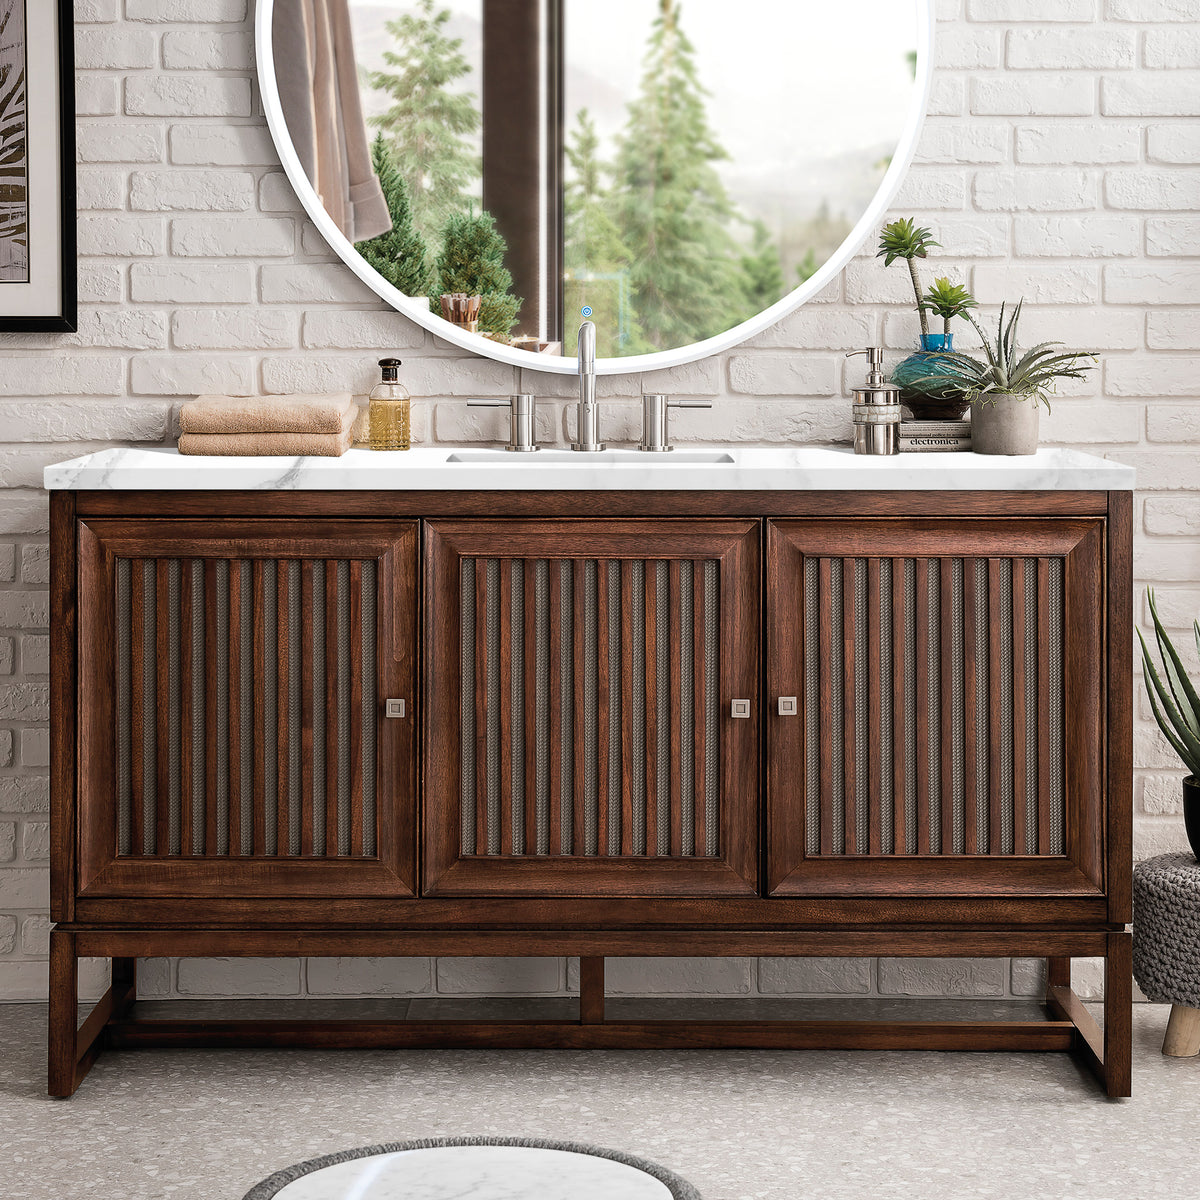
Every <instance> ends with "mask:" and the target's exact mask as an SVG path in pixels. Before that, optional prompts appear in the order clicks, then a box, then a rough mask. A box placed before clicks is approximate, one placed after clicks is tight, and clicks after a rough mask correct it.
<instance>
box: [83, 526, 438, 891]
mask: <svg viewBox="0 0 1200 1200" xmlns="http://www.w3.org/2000/svg"><path fill="white" fill-rule="evenodd" d="M78 531H79V544H78V549H79V721H78V728H79V756H78V761H79V780H78V784H79V788H78V795H79V820H78V826H77V827H78V851H79V855H78V863H79V868H78V880H77V888H78V893H79V894H80V895H81V896H96V897H101V896H131V897H159V896H172V897H188V896H196V897H206V896H244V897H264V896H265V897H283V896H293V897H299V896H306V897H314V896H316V897H326V896H327V897H331V898H332V897H354V896H389V895H390V896H407V895H412V894H413V893H414V890H415V889H414V880H415V848H414V847H415V829H416V818H415V801H414V797H415V794H416V764H415V751H416V737H415V734H414V728H413V726H414V720H413V704H412V700H413V694H414V685H415V646H416V611H417V610H416V605H417V570H418V559H417V545H418V540H419V539H418V529H417V525H416V523H414V522H397V521H351V520H346V521H338V520H318V521H299V520H271V521H266V520H222V521H219V522H213V521H194V520H143V519H134V518H120V519H113V520H88V521H81V522H80V523H79V526H78ZM389 699H395V700H404V701H405V702H406V703H405V715H404V716H403V717H399V718H389V717H388V716H387V715H386V713H387V705H386V701H387V700H389Z"/></svg>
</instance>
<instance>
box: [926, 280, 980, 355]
mask: <svg viewBox="0 0 1200 1200" xmlns="http://www.w3.org/2000/svg"><path fill="white" fill-rule="evenodd" d="M920 307H921V308H922V309H923V310H924V311H926V312H931V313H933V314H934V316H937V317H941V318H942V332H943V333H945V335H946V336H947V337H949V336H950V322H951V321H952V320H954V318H955V317H965V316H966V315H967V310H968V309H970V308H976V307H977V305H976V303H975V297H974V296H972V295H971V293H970V292H968V291H967V289H966V288H965V287H963V285H962V284H961V283H951V282H950V280H949V279H947V278H946V277H945V276H944V275H943V276H942V277H941V278H940V279H935V280H934V281H933V282H932V283H931V284H930V285H929V290H928V291H927V292H926V293H925V295H924V297H923V298H922V299H921V305H920ZM947 345H949V343H947Z"/></svg>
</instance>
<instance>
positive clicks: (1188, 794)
mask: <svg viewBox="0 0 1200 1200" xmlns="http://www.w3.org/2000/svg"><path fill="white" fill-rule="evenodd" d="M1146 597H1147V599H1148V600H1149V602H1150V619H1151V620H1152V621H1153V622H1154V638H1155V641H1156V642H1157V643H1158V653H1159V657H1160V658H1161V660H1162V667H1163V670H1162V674H1163V675H1165V676H1166V682H1165V683H1164V682H1163V679H1162V675H1160V674H1159V672H1158V668H1157V667H1156V666H1155V665H1154V658H1153V656H1152V655H1151V653H1150V647H1149V646H1147V645H1146V639H1145V637H1144V636H1143V635H1142V631H1141V630H1140V629H1139V630H1138V638H1139V639H1140V640H1141V643H1142V667H1143V673H1144V674H1145V678H1146V691H1147V693H1148V694H1149V696H1150V707H1151V709H1153V711H1154V719H1155V720H1156V721H1157V722H1158V727H1159V729H1161V730H1162V732H1163V736H1164V737H1165V738H1166V739H1167V741H1168V742H1170V743H1171V746H1172V748H1173V749H1174V751H1175V753H1176V754H1178V755H1179V757H1180V758H1181V759H1182V760H1183V765H1184V766H1185V767H1186V768H1187V770H1188V772H1189V774H1188V776H1187V778H1186V779H1184V781H1183V824H1184V827H1185V828H1186V829H1187V836H1188V842H1190V843H1191V847H1192V853H1193V854H1194V855H1195V856H1196V859H1197V861H1200V695H1198V694H1197V689H1196V685H1195V684H1194V683H1192V681H1191V680H1190V679H1189V678H1188V674H1187V671H1186V669H1185V668H1184V665H1183V660H1182V659H1181V658H1180V656H1179V651H1178V650H1176V649H1175V646H1174V645H1173V644H1172V642H1171V639H1170V637H1168V635H1167V631H1166V630H1165V629H1164V628H1163V623H1162V619H1161V618H1160V617H1159V615H1158V605H1157V604H1156V603H1155V601H1154V591H1153V589H1148V590H1147V592H1146ZM1192 628H1193V631H1194V633H1195V636H1196V653H1197V654H1198V655H1200V621H1193V622H1192Z"/></svg>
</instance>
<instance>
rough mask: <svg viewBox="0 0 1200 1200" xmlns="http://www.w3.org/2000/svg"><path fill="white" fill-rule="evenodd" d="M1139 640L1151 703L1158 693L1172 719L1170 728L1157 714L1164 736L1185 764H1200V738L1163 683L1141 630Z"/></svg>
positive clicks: (1152, 703)
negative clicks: (1151, 685)
mask: <svg viewBox="0 0 1200 1200" xmlns="http://www.w3.org/2000/svg"><path fill="white" fill-rule="evenodd" d="M1138 639H1139V640H1140V641H1141V643H1142V663H1143V666H1144V669H1145V672H1146V678H1147V679H1148V680H1150V682H1151V683H1152V684H1153V685H1154V686H1153V688H1152V689H1151V688H1150V687H1149V686H1147V689H1146V690H1147V691H1148V692H1149V693H1150V703H1151V705H1152V706H1153V705H1154V694H1155V692H1157V693H1158V697H1159V699H1160V700H1161V701H1162V706H1163V709H1164V711H1165V712H1166V714H1167V716H1168V717H1169V718H1170V727H1168V724H1167V722H1166V721H1164V720H1163V719H1162V717H1161V715H1158V714H1157V713H1156V716H1155V719H1156V720H1157V721H1158V725H1159V728H1160V729H1161V730H1162V731H1163V734H1164V735H1165V736H1166V738H1167V740H1168V741H1169V742H1170V743H1171V745H1172V746H1174V747H1175V750H1176V752H1177V753H1178V754H1179V756H1180V757H1181V758H1182V759H1183V760H1184V762H1186V763H1189V764H1190V763H1197V764H1200V738H1197V737H1196V735H1195V734H1194V733H1193V732H1192V730H1191V729H1190V728H1189V727H1188V724H1187V722H1186V721H1185V720H1184V718H1183V714H1182V713H1181V712H1180V711H1179V709H1178V707H1177V706H1176V704H1175V701H1174V700H1173V699H1172V698H1171V693H1170V692H1169V691H1168V689H1167V685H1166V684H1165V683H1163V681H1162V679H1161V677H1160V676H1159V674H1158V671H1157V669H1156V668H1155V666H1154V660H1153V659H1152V658H1151V657H1150V647H1149V646H1148V645H1147V644H1146V639H1145V637H1144V636H1143V635H1142V631H1141V630H1140V629H1139V630H1138ZM1180 743H1182V746H1183V747H1184V749H1181V747H1180Z"/></svg>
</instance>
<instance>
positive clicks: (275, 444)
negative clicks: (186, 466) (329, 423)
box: [179, 404, 358, 458]
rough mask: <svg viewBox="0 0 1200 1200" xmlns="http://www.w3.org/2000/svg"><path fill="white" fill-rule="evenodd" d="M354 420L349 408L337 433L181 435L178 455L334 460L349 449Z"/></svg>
mask: <svg viewBox="0 0 1200 1200" xmlns="http://www.w3.org/2000/svg"><path fill="white" fill-rule="evenodd" d="M357 419H358V408H357V406H355V405H354V404H351V405H350V407H349V408H348V409H347V410H346V412H345V414H344V415H343V417H342V424H341V428H340V429H339V430H338V431H337V433H294V432H293V433H184V434H180V437H179V453H180V454H213V455H236V456H242V455H275V454H282V455H287V456H288V457H296V456H299V455H318V456H321V457H325V458H337V457H339V456H340V455H342V454H345V453H346V451H347V450H349V449H350V446H351V443H352V442H353V441H354V426H355V422H356V421H357Z"/></svg>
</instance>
